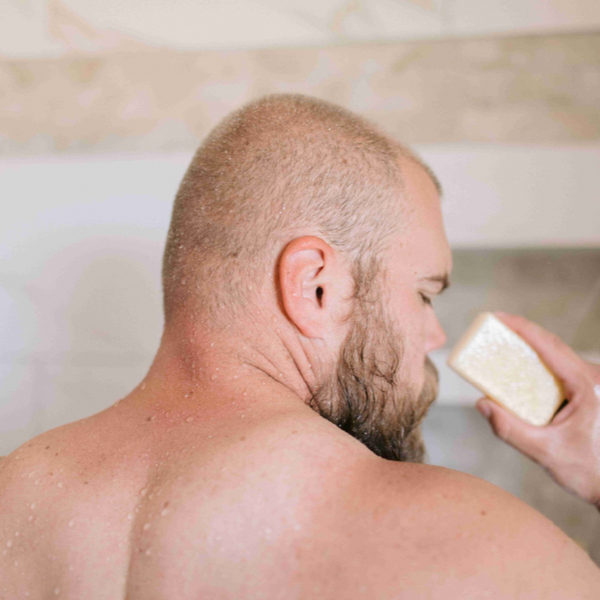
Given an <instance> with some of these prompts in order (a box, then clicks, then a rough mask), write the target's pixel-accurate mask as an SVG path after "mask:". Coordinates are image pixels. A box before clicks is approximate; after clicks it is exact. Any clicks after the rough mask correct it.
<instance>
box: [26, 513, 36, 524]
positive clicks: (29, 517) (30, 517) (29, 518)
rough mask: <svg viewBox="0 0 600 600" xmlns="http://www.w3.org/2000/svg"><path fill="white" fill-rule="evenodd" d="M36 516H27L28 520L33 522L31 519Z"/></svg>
mask: <svg viewBox="0 0 600 600" xmlns="http://www.w3.org/2000/svg"><path fill="white" fill-rule="evenodd" d="M34 518H35V517H34V516H33V515H29V516H28V517H27V520H28V521H29V522H30V523H31V521H33V519H34Z"/></svg>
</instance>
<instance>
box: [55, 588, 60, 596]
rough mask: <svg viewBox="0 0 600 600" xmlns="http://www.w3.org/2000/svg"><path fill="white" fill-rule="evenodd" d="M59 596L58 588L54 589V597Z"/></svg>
mask: <svg viewBox="0 0 600 600" xmlns="http://www.w3.org/2000/svg"><path fill="white" fill-rule="evenodd" d="M59 594H60V588H54V595H55V596H58V595H59Z"/></svg>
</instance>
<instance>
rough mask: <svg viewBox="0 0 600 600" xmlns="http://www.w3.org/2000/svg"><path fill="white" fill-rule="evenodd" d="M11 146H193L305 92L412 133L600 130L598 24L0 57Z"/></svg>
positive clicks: (459, 135) (423, 138)
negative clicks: (452, 36)
mask: <svg viewBox="0 0 600 600" xmlns="http://www.w3.org/2000/svg"><path fill="white" fill-rule="evenodd" d="M0 82H1V85H2V88H3V98H2V100H1V101H0V155H5V156H6V155H14V154H19V155H22V154H32V153H33V154H36V153H42V152H43V153H55V152H59V153H60V152H78V153H79V152H117V151H118V152H147V151H151V152H158V151H161V152H164V151H169V152H171V151H174V150H190V149H193V148H194V147H195V146H196V145H197V142H198V139H200V138H202V137H203V136H204V135H205V134H206V133H207V132H208V130H209V129H210V128H211V127H212V126H213V125H214V124H215V123H216V122H217V121H218V120H219V119H221V118H222V117H223V116H224V115H225V114H227V113H228V112H229V111H231V110H233V109H234V108H237V107H238V106H240V105H241V104H243V103H244V102H246V101H248V100H250V99H251V98H254V97H256V96H260V95H262V94H267V93H272V92H298V93H308V94H311V95H315V96H318V97H320V98H323V99H325V100H330V101H332V102H336V103H338V104H341V105H343V106H346V107H348V108H350V109H351V110H355V111H357V112H360V113H361V114H364V115H365V116H367V117H369V118H372V119H373V120H374V121H376V122H378V123H380V124H381V125H382V126H383V127H385V128H386V129H387V130H388V131H389V132H390V133H392V134H393V135H396V136H397V137H398V138H399V139H401V140H404V141H405V142H407V143H412V144H414V143H420V144H423V143H427V144H433V143H435V144H440V143H444V142H460V143H465V142H494V143H513V144H515V143H519V144H523V143H528V144H533V143H535V144H557V143H560V144H564V143H573V142H585V141H594V140H598V139H600V105H599V104H598V98H599V97H600V33H589V34H583V33H580V34H568V35H547V36H546V35H545V36H521V37H508V38H486V39H460V40H435V41H431V40H430V41H413V42H398V43H393V44H391V43H377V44H368V45H367V44H354V45H347V46H335V47H333V46H332V47H321V48H277V49H260V50H258V49H256V50H238V51H233V50H232V51H221V52H216V51H206V52H187V53H183V52H175V51H156V50H153V51H148V52H130V53H117V54H107V55H101V54H99V55H91V56H87V57H81V56H77V57H65V58H55V59H50V58H48V59H40V60H35V61H33V60H6V59H5V60H0Z"/></svg>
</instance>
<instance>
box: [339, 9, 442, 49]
mask: <svg viewBox="0 0 600 600" xmlns="http://www.w3.org/2000/svg"><path fill="white" fill-rule="evenodd" d="M351 6H357V7H358V8H357V9H356V10H353V11H348V12H347V13H346V14H343V13H342V14H341V15H340V17H339V19H338V23H339V24H338V26H337V27H335V26H333V25H332V26H330V29H331V30H332V32H333V33H343V34H345V35H346V36H347V37H349V38H355V39H369V40H377V39H383V40H392V39H413V38H422V37H436V36H438V35H440V34H441V33H442V31H443V18H442V11H441V2H440V0H435V1H434V2H431V4H428V3H426V2H417V1H415V2H408V1H406V0H405V1H404V2H398V1H396V0H370V1H368V2H366V1H364V2H361V3H356V4H351ZM428 6H429V8H428Z"/></svg>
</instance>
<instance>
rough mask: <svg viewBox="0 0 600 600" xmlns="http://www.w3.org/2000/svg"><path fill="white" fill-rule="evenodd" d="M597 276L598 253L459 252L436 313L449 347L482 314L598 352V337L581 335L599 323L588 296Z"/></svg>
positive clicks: (585, 251) (537, 250)
mask: <svg viewBox="0 0 600 600" xmlns="http://www.w3.org/2000/svg"><path fill="white" fill-rule="evenodd" d="M598 273H600V250H598V249H588V250H586V249H572V250H568V249H512V250H485V249H478V250H459V251H455V252H454V271H453V275H452V279H453V284H452V287H451V288H450V289H449V290H448V291H447V292H446V293H445V294H444V296H443V297H441V298H440V299H439V300H438V301H437V303H436V311H437V313H438V315H439V317H440V322H441V323H442V326H443V327H444V329H445V330H446V333H447V335H448V340H449V345H450V346H451V345H452V344H454V343H455V342H456V341H457V340H458V338H459V337H460V335H462V333H463V332H464V331H465V330H466V328H467V327H468V325H469V324H470V322H471V321H472V320H473V319H474V318H475V316H476V315H477V314H478V313H479V312H482V311H487V310H503V311H505V312H509V313H515V314H520V315H523V316H524V317H526V318H528V319H531V320H533V321H535V322H537V323H539V324H540V325H542V326H543V327H545V328H547V329H549V330H550V331H552V332H554V333H556V334H557V335H559V336H560V337H561V338H562V339H563V340H565V342H567V343H570V344H573V345H574V347H575V349H576V350H578V351H581V352H584V351H585V352H595V351H600V336H596V337H594V336H593V334H592V335H590V336H587V335H584V334H583V333H582V331H584V330H585V329H586V327H587V326H586V323H587V322H588V319H589V320H590V321H592V320H594V318H595V315H594V310H595V306H594V307H592V308H590V293H591V292H592V291H593V290H594V284H595V281H596V279H595V278H596V276H597V274H598ZM594 331H596V330H594ZM578 332H579V333H578Z"/></svg>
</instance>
